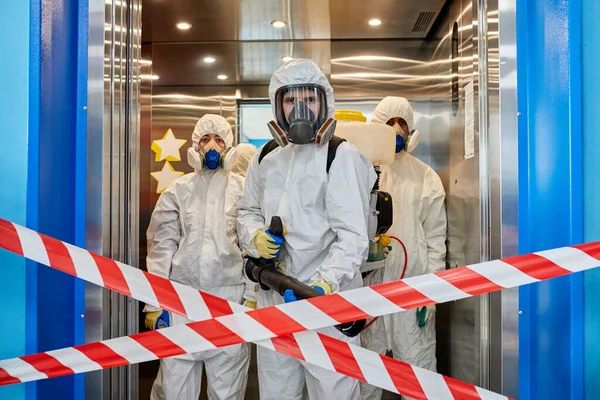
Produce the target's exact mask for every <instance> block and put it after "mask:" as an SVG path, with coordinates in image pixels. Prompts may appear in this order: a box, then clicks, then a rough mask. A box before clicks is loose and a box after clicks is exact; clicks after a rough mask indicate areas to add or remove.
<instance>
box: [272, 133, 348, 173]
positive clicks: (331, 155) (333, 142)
mask: <svg viewBox="0 0 600 400" xmlns="http://www.w3.org/2000/svg"><path fill="white" fill-rule="evenodd" d="M345 141H346V139H342V138H341V137H339V136H332V137H331V139H330V140H329V143H328V145H329V148H328V149H327V168H326V171H327V173H329V168H331V164H332V163H333V160H334V159H335V153H336V152H337V148H338V147H339V146H340V144H342V143H344V142H345ZM265 147H266V146H265Z"/></svg>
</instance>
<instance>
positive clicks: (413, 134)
mask: <svg viewBox="0 0 600 400" xmlns="http://www.w3.org/2000/svg"><path fill="white" fill-rule="evenodd" d="M420 135H421V132H419V131H418V130H414V129H413V130H412V131H410V133H409V134H408V137H407V138H406V140H405V139H404V138H403V137H402V135H400V134H396V153H400V152H401V151H402V150H406V151H407V152H408V153H412V152H413V151H414V150H415V149H416V148H417V145H418V144H419V136H420Z"/></svg>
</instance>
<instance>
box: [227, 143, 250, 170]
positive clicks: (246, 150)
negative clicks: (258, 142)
mask: <svg viewBox="0 0 600 400" xmlns="http://www.w3.org/2000/svg"><path fill="white" fill-rule="evenodd" d="M255 154H256V146H254V145H253V144H250V143H240V144H238V145H237V146H235V149H234V153H233V156H232V157H233V159H232V163H233V165H232V166H231V172H233V173H234V174H238V175H241V176H244V177H245V176H246V173H247V171H248V165H249V164H250V160H252V157H254V155H255Z"/></svg>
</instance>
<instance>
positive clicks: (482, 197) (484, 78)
mask: <svg viewBox="0 0 600 400" xmlns="http://www.w3.org/2000/svg"><path fill="white" fill-rule="evenodd" d="M487 11H488V2H487V0H477V59H478V83H479V88H478V94H479V201H480V223H481V261H489V259H490V256H491V237H490V229H491V226H490V178H489V168H490V166H489V161H488V152H489V146H488V140H489V129H488V128H489V110H488V90H489V82H488V79H489V77H488V57H487V52H488V43H487V41H488V21H487ZM479 312H480V328H481V331H480V335H481V340H480V351H481V353H480V354H481V358H480V362H481V369H480V374H481V377H480V378H481V379H480V384H481V386H482V387H484V388H488V387H489V385H490V376H489V370H490V332H489V327H490V297H489V295H487V294H486V295H482V296H481V298H480V311H479Z"/></svg>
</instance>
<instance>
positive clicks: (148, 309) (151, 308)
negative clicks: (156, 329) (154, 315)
mask: <svg viewBox="0 0 600 400" xmlns="http://www.w3.org/2000/svg"><path fill="white" fill-rule="evenodd" d="M156 311H162V308H160V307H156V306H153V305H152V304H146V306H145V307H144V310H143V312H145V313H147V312H156Z"/></svg>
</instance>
